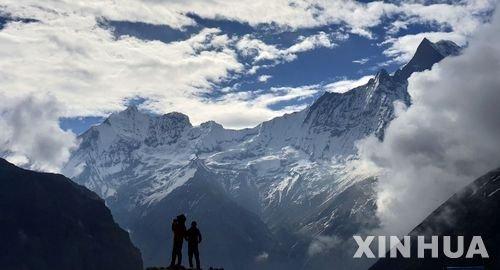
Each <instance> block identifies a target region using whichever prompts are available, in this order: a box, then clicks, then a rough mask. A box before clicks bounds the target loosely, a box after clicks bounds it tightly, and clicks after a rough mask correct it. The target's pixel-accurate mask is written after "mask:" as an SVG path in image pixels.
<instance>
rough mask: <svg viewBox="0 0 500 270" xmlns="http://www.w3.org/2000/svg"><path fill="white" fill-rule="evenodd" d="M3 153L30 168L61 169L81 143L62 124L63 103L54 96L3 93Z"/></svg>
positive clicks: (0, 144)
mask: <svg viewBox="0 0 500 270" xmlns="http://www.w3.org/2000/svg"><path fill="white" fill-rule="evenodd" d="M0 100H2V103H1V104H0V130H1V131H2V136H1V137H0V154H1V156H2V157H4V158H6V159H7V160H8V161H10V162H13V163H14V164H16V165H19V166H24V167H27V168H31V169H35V170H42V171H50V172H58V171H59V169H61V167H62V165H63V164H64V163H65V162H66V161H67V160H68V158H69V155H70V151H71V150H72V149H73V148H75V147H76V146H77V140H76V136H75V134H73V133H72V132H66V131H63V130H61V128H60V127H59V116H60V113H61V112H60V107H61V104H59V103H57V102H56V101H55V100H53V99H51V98H48V97H46V98H44V99H39V98H35V97H22V98H21V97H20V98H9V97H5V96H3V95H1V94H0Z"/></svg>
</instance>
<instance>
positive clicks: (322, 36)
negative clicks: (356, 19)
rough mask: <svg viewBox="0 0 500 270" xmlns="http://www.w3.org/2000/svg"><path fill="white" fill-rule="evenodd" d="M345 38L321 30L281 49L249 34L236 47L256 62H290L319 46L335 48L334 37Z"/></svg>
mask: <svg viewBox="0 0 500 270" xmlns="http://www.w3.org/2000/svg"><path fill="white" fill-rule="evenodd" d="M335 38H338V39H345V36H343V35H339V34H335V35H333V34H326V33H325V32H319V33H318V34H316V35H311V36H308V37H301V38H300V39H299V40H298V42H297V43H295V44H294V45H292V46H290V47H289V48H286V49H280V48H278V46H276V45H272V44H266V43H265V42H263V41H262V40H259V39H255V38H253V37H252V36H251V35H249V34H247V35H245V36H244V37H243V38H242V39H240V40H239V41H238V42H237V43H236V48H237V49H238V50H239V51H240V52H241V53H242V54H243V55H244V56H250V57H253V61H254V62H261V61H266V60H267V61H273V62H274V63H275V64H277V63H280V62H290V61H293V60H295V59H296V58H297V54H298V53H301V52H306V51H310V50H313V49H315V48H319V47H325V48H333V47H334V46H335V43H334V42H333V39H335Z"/></svg>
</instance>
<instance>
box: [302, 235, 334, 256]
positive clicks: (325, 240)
mask: <svg viewBox="0 0 500 270" xmlns="http://www.w3.org/2000/svg"><path fill="white" fill-rule="evenodd" d="M340 244H342V240H341V239H340V238H338V237H337V236H325V235H319V236H317V237H316V238H315V239H314V240H313V241H312V242H311V244H310V245H309V248H308V250H307V254H308V255H309V256H316V255H319V254H321V253H326V252H328V251H330V250H332V249H334V248H335V247H337V246H338V245H340Z"/></svg>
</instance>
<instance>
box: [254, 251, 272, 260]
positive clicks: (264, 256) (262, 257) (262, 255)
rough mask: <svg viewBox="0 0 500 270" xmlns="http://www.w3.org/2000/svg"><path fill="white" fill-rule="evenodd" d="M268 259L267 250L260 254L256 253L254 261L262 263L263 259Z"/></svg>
mask: <svg viewBox="0 0 500 270" xmlns="http://www.w3.org/2000/svg"><path fill="white" fill-rule="evenodd" d="M268 259H269V253H267V252H265V251H264V252H262V253H261V254H259V255H257V257H255V261H256V262H258V263H263V262H265V261H267V260H268Z"/></svg>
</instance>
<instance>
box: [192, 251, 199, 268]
mask: <svg viewBox="0 0 500 270" xmlns="http://www.w3.org/2000/svg"><path fill="white" fill-rule="evenodd" d="M193 253H194V258H195V259H196V269H200V267H201V265H200V252H199V250H198V247H196V248H195V249H194V250H193Z"/></svg>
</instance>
